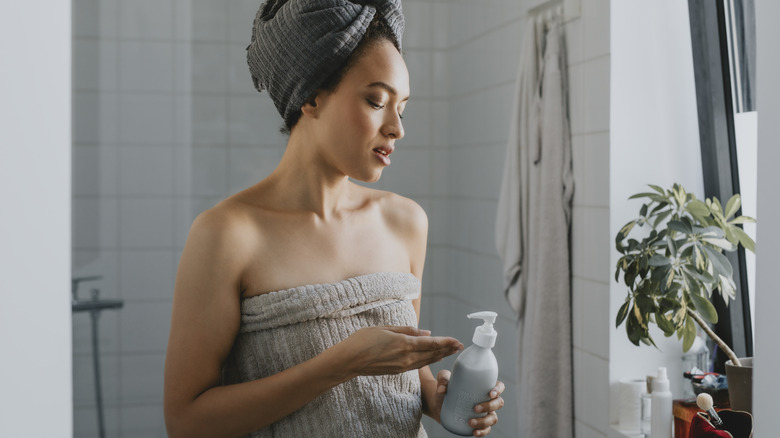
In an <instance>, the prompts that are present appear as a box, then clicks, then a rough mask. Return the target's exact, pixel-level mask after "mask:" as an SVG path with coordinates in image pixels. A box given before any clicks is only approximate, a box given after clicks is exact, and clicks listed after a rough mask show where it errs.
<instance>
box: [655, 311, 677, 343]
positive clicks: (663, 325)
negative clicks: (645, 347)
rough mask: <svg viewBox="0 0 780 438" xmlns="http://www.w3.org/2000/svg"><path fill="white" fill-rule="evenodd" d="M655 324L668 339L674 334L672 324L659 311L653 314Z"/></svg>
mask: <svg viewBox="0 0 780 438" xmlns="http://www.w3.org/2000/svg"><path fill="white" fill-rule="evenodd" d="M655 323H656V324H658V328H660V329H661V330H663V332H664V336H666V337H669V336H672V335H673V334H674V330H675V328H674V324H672V322H671V321H669V319H668V318H667V317H666V315H664V313H663V312H661V311H660V310H658V311H657V312H655Z"/></svg>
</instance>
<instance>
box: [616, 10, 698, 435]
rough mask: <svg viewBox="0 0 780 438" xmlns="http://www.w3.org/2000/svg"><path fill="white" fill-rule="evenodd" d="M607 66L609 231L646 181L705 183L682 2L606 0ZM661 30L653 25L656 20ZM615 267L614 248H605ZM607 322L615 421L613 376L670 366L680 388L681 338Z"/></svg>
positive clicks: (621, 292) (625, 217) (628, 213)
mask: <svg viewBox="0 0 780 438" xmlns="http://www.w3.org/2000/svg"><path fill="white" fill-rule="evenodd" d="M611 13H612V20H611V28H612V44H611V50H612V67H611V81H610V83H611V85H610V88H611V89H610V93H611V105H612V111H611V130H610V142H611V144H612V145H613V147H612V148H611V150H610V161H611V164H610V177H611V178H612V179H613V181H614V184H611V187H610V228H609V230H610V231H609V235H610V236H615V235H616V234H617V232H618V230H620V228H621V227H622V226H623V225H625V224H626V223H627V222H628V221H630V220H632V219H634V218H636V217H637V213H638V211H639V207H640V206H641V202H640V201H629V200H628V197H629V196H630V195H632V194H634V193H637V192H641V191H644V189H645V188H646V187H647V184H651V183H652V184H658V185H661V186H663V187H670V186H671V185H672V184H673V183H680V184H681V185H683V187H685V188H686V189H687V190H688V191H690V192H692V193H695V194H696V195H697V196H698V197H699V198H703V197H704V184H703V177H702V169H701V153H700V148H699V130H698V115H697V109H696V87H695V83H694V75H693V56H692V54H691V40H690V24H689V17H688V7H687V4H686V3H683V2H677V1H674V0H668V1H660V2H654V3H652V4H649V3H648V4H642V5H629V4H626V3H625V2H619V1H617V2H614V1H613V2H612V10H611ZM659 22H664V23H665V32H663V33H662V34H659V33H658V32H656V23H659ZM610 255H611V260H610V270H611V272H609V273H608V277H611V276H612V274H614V270H613V269H614V268H613V267H614V266H615V265H616V264H617V260H618V258H619V254H618V253H617V251H615V250H614V249H613V250H611V251H610ZM610 280H611V287H610V295H611V300H610V301H611V302H610V307H609V315H616V314H617V311H618V309H619V307H620V305H622V304H623V302H624V301H625V298H626V293H627V289H626V287H625V286H624V285H622V284H618V283H616V282H614V278H611V279H610ZM608 321H609V323H610V333H611V339H610V363H609V367H610V382H611V386H610V387H611V397H610V400H611V403H610V417H609V418H610V422H611V423H616V422H617V420H618V418H617V410H618V400H619V394H618V391H617V390H618V386H617V384H618V381H619V380H620V379H625V378H634V379H635V378H642V377H643V376H645V375H647V374H655V372H656V369H657V367H659V366H665V367H667V369H668V374H669V376H670V383H671V389H672V394H673V395H674V396H675V397H681V396H682V390H683V384H684V382H685V381H684V380H683V378H682V363H681V359H680V357H681V354H682V347H681V342H680V341H678V340H677V338H676V337H671V338H665V337H664V336H663V333H662V332H661V331H660V330H656V328H655V327H654V328H653V330H652V331H651V334H652V336H653V339H654V340H655V341H656V343H657V345H658V347H659V348H658V349H655V348H651V347H646V346H643V347H635V346H634V345H632V344H631V343H629V342H628V339H627V336H626V334H625V327H623V326H621V327H620V329H617V330H615V329H613V327H614V325H612V324H613V322H612V321H613V318H608Z"/></svg>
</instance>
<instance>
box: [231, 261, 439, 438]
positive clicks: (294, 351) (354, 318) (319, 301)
mask: <svg viewBox="0 0 780 438" xmlns="http://www.w3.org/2000/svg"><path fill="white" fill-rule="evenodd" d="M419 293H420V282H419V280H418V279H417V277H415V276H414V275H412V274H408V273H394V272H387V273H375V274H367V275H361V276H358V277H353V278H349V279H347V280H343V281H340V282H337V283H328V284H316V285H307V286H300V287H295V288H292V289H286V290H282V291H278V292H270V293H267V294H262V295H258V296H254V297H250V298H246V299H243V300H242V302H241V328H240V330H239V334H238V336H237V337H236V341H235V344H234V345H233V349H232V351H231V353H230V356H229V357H228V360H227V362H226V364H225V367H224V370H223V379H222V380H223V384H232V383H239V382H248V381H252V380H257V379H261V378H263V377H268V376H271V375H273V374H277V373H279V372H281V371H284V370H285V369H287V368H290V367H292V366H294V365H297V364H299V363H302V362H305V361H306V360H308V359H311V358H312V357H314V356H316V355H317V354H319V353H321V352H322V351H323V350H325V349H327V348H329V347H331V346H333V345H335V344H337V343H339V342H341V341H342V340H344V339H346V338H347V337H348V336H349V335H350V334H352V333H354V332H355V331H357V330H359V329H361V328H364V327H372V326H382V325H398V326H404V325H408V326H417V316H416V313H415V311H414V307H413V306H412V302H411V300H412V299H414V298H417V296H418V295H419ZM421 417H422V399H421V392H420V378H419V375H418V374H417V371H416V370H412V371H407V372H405V373H402V374H397V375H386V376H359V377H357V378H354V379H352V380H350V381H348V382H346V383H343V384H341V385H338V386H336V387H334V388H333V389H331V390H329V391H327V392H325V393H323V394H322V395H320V396H319V397H317V398H316V399H314V400H312V401H311V402H310V403H308V404H307V405H305V406H304V407H302V408H301V409H299V410H298V411H296V412H294V413H292V414H291V415H288V416H287V417H285V418H283V419H282V420H280V421H278V422H276V423H274V424H272V425H270V426H268V427H266V428H264V429H261V430H258V431H256V432H254V433H252V434H250V435H247V437H252V438H259V437H263V438H265V437H371V438H381V437H387V438H391V437H392V438H403V437H409V438H423V437H427V435H426V433H425V430H424V429H423V427H422V425H421V424H420V418H421Z"/></svg>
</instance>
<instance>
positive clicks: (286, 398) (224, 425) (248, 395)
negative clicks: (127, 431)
mask: <svg viewBox="0 0 780 438" xmlns="http://www.w3.org/2000/svg"><path fill="white" fill-rule="evenodd" d="M353 377H355V376H354V375H352V374H351V372H350V371H349V370H348V369H347V367H345V366H344V362H343V354H341V353H340V352H339V351H338V348H337V347H334V348H330V349H328V350H326V351H324V352H323V353H321V354H320V355H318V356H316V357H314V358H312V359H310V360H308V361H306V362H303V363H301V364H299V365H296V366H294V367H291V368H288V369H286V370H284V371H282V372H281V373H278V374H275V375H273V376H270V377H266V378H263V379H259V380H255V381H251V382H244V383H238V384H234V385H227V386H215V387H213V388H210V389H208V390H206V391H204V392H203V393H202V394H200V395H199V396H198V397H197V398H196V399H194V400H192V401H191V402H190V403H188V404H186V405H185V406H180V407H177V408H176V409H175V410H174V409H168V406H166V425H167V427H168V434H169V436H170V437H171V438H178V437H187V438H190V437H201V436H202V437H210V438H211V437H239V436H242V435H246V434H248V433H250V432H253V431H255V430H258V429H262V428H263V427H266V426H268V425H270V424H272V423H274V422H276V421H279V420H281V419H282V418H284V417H286V416H288V415H290V414H292V413H293V412H295V411H297V410H298V409H300V408H302V407H303V406H304V405H306V404H307V403H309V402H310V401H312V400H313V399H315V398H316V397H318V396H319V395H321V394H322V393H324V392H325V391H327V390H329V389H331V388H333V387H335V386H337V385H339V384H341V383H343V382H346V381H348V380H350V379H352V378H353Z"/></svg>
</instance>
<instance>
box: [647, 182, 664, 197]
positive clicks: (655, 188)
mask: <svg viewBox="0 0 780 438" xmlns="http://www.w3.org/2000/svg"><path fill="white" fill-rule="evenodd" d="M648 187H650V188H651V189H653V190H655V191H656V192H658V193H660V194H661V195H665V194H666V192H664V189H662V188H661V187H658V186H656V185H653V184H648Z"/></svg>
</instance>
